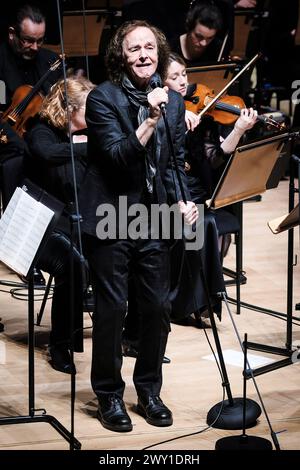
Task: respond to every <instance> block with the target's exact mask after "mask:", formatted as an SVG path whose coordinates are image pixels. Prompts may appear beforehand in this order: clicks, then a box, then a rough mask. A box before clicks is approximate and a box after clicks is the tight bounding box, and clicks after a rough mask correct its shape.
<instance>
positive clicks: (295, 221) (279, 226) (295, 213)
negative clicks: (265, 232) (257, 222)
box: [268, 204, 299, 235]
mask: <svg viewBox="0 0 300 470" xmlns="http://www.w3.org/2000/svg"><path fill="white" fill-rule="evenodd" d="M297 225H299V204H297V205H296V206H295V207H294V209H293V210H292V211H291V212H290V213H289V214H285V215H282V216H281V217H276V219H272V220H270V221H269V222H268V226H269V228H270V229H271V231H272V232H273V233H274V234H275V235H276V234H277V233H281V232H284V231H285V230H289V229H290V228H293V227H296V226H297Z"/></svg>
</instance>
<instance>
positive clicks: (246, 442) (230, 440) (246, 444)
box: [215, 333, 272, 450]
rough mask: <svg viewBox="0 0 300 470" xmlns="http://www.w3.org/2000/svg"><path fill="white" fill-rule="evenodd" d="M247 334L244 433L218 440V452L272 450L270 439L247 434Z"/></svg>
mask: <svg viewBox="0 0 300 470" xmlns="http://www.w3.org/2000/svg"><path fill="white" fill-rule="evenodd" d="M247 363H248V361H247V333H245V336H244V372H243V433H242V434H241V435H239V436H227V437H223V438H221V439H218V440H217V442H216V446H215V449H216V450H272V444H271V442H270V441H269V440H268V439H264V438H263V437H259V436H248V435H247V434H246V403H247V398H246V396H247V378H246V370H247Z"/></svg>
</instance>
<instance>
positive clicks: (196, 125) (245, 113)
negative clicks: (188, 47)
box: [165, 53, 257, 203]
mask: <svg viewBox="0 0 300 470" xmlns="http://www.w3.org/2000/svg"><path fill="white" fill-rule="evenodd" d="M165 85H167V86H168V87H169V88H171V89H172V90H175V91H177V92H178V93H180V94H181V95H182V96H183V97H184V99H185V100H186V107H188V104H189V103H190V100H191V99H192V98H193V93H194V91H195V89H196V86H195V85H189V84H188V78H187V73H186V65H185V62H184V60H183V59H182V58H181V57H180V56H179V55H178V54H175V53H171V54H170V57H169V68H168V72H167V76H166V78H165ZM199 86H200V87H201V85H198V87H199ZM256 119H257V111H255V110H253V109H252V108H249V109H247V108H243V109H241V111H240V117H239V118H238V119H237V121H236V123H235V125H234V127H233V129H232V131H231V132H230V134H229V135H228V136H227V137H226V138H225V139H223V138H222V137H221V135H220V133H219V129H218V125H217V123H215V122H214V120H213V119H212V118H211V116H206V115H205V116H204V118H203V119H202V120H201V121H200V119H199V116H198V115H197V114H196V113H195V112H193V111H190V110H186V112H185V122H186V127H187V129H188V131H190V132H188V134H187V152H186V171H187V175H188V177H189V178H188V179H189V183H190V190H191V191H192V197H194V202H197V203H202V202H204V201H205V200H206V199H207V198H209V197H210V196H211V192H212V190H213V187H212V170H214V169H217V168H218V167H220V166H221V165H222V164H223V163H224V162H225V159H226V155H229V154H231V153H232V152H233V151H234V150H235V148H236V146H237V145H238V143H239V141H240V139H241V137H242V136H243V135H244V133H245V132H246V131H247V130H248V129H251V128H252V127H253V126H254V124H255V122H256ZM194 191H196V192H194Z"/></svg>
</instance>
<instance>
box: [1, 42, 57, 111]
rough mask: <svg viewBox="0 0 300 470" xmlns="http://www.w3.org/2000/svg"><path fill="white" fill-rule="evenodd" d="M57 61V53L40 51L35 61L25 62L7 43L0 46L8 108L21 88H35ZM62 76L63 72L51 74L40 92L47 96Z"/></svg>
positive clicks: (2, 75) (2, 76)
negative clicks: (16, 91) (22, 86)
mask: <svg viewBox="0 0 300 470" xmlns="http://www.w3.org/2000/svg"><path fill="white" fill-rule="evenodd" d="M56 59H58V55H57V54H56V53H55V52H52V51H50V50H49V49H39V51H38V53H37V55H36V57H35V58H34V59H31V60H25V59H23V58H22V57H19V56H17V55H16V54H15V52H14V51H13V50H12V48H11V47H10V45H9V44H8V43H7V42H3V43H2V44H0V80H3V81H4V83H5V87H6V107H7V106H8V105H9V104H10V102H11V99H12V96H13V94H14V92H15V90H16V89H17V88H18V87H19V86H21V85H31V86H34V85H35V84H36V83H37V82H38V80H39V79H40V78H41V77H42V76H43V75H44V74H45V73H46V72H47V70H49V68H50V66H51V64H53V63H54V62H55V61H56ZM60 75H61V72H59V71H57V70H56V71H54V72H51V73H50V74H49V76H48V77H47V78H46V79H45V81H44V82H43V83H42V85H41V89H40V91H41V92H42V93H43V94H44V95H46V94H47V93H48V91H49V88H50V86H51V85H53V83H55V82H56V81H57V80H58V78H59V76H60Z"/></svg>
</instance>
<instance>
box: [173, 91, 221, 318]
mask: <svg viewBox="0 0 300 470" xmlns="http://www.w3.org/2000/svg"><path fill="white" fill-rule="evenodd" d="M189 89H191V87H189ZM225 159H226V156H225V154H224V152H223V151H222V149H221V147H220V141H219V133H218V126H217V124H216V123H215V122H214V121H213V119H211V118H210V117H204V118H203V119H202V122H201V123H200V124H199V125H198V126H197V127H196V129H195V130H194V131H193V132H188V133H187V138H186V153H185V162H186V175H187V182H188V188H189V191H190V194H191V198H192V201H193V202H195V204H204V205H205V201H206V200H207V199H209V198H210V197H211V196H212V193H213V189H214V187H215V185H216V183H217V181H218V177H219V175H220V170H221V168H223V164H224V162H225ZM175 248H176V247H175ZM199 256H201V259H202V266H203V271H204V275H205V277H206V281H207V286H208V290H209V294H210V300H211V303H212V305H213V308H214V311H215V312H216V313H217V314H219V316H220V314H221V301H220V298H219V297H218V295H217V294H218V293H220V292H224V291H225V287H224V279H223V274H222V265H221V260H220V253H219V246H218V211H215V212H212V211H209V210H205V215H204V245H203V248H202V249H201V250H199V251H188V252H187V253H186V257H187V259H188V264H189V265H187V263H186V259H184V261H183V264H182V265H181V266H180V265H178V260H179V259H180V257H179V256H178V253H177V254H176V252H175V253H174V256H172V257H171V260H172V261H173V266H172V270H173V272H174V273H175V272H180V270H181V275H180V276H179V277H180V281H179V283H178V284H177V286H176V284H175V286H174V289H173V291H172V317H173V318H174V319H176V318H183V317H184V316H187V315H189V314H191V313H193V312H196V311H199V312H200V313H201V312H202V311H203V310H206V309H207V295H206V292H205V290H204V288H203V280H202V278H201V272H200V269H199V266H200V262H199V258H198V257H199ZM175 279H176V277H175Z"/></svg>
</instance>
